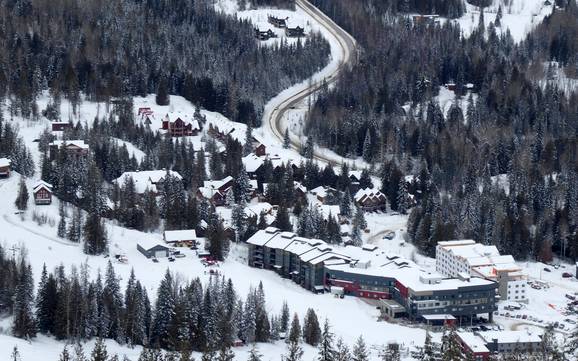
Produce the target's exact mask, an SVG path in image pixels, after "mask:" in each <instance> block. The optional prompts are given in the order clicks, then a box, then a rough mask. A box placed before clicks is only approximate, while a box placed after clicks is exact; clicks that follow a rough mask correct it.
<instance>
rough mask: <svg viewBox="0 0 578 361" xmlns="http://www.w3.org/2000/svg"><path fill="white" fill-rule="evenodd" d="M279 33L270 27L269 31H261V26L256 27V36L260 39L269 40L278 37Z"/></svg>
mask: <svg viewBox="0 0 578 361" xmlns="http://www.w3.org/2000/svg"><path fill="white" fill-rule="evenodd" d="M276 37H277V34H275V33H274V32H273V30H271V29H269V30H267V31H261V30H259V28H255V38H256V39H258V40H269V39H271V38H276Z"/></svg>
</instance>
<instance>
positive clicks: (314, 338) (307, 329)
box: [303, 308, 321, 346]
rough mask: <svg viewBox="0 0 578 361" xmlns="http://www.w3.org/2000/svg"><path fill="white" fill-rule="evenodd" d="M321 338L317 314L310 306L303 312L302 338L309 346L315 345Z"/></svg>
mask: <svg viewBox="0 0 578 361" xmlns="http://www.w3.org/2000/svg"><path fill="white" fill-rule="evenodd" d="M320 338H321V329H320V327H319V320H318V319H317V314H316V313H315V311H314V310H313V309H312V308H310V309H308V310H307V313H306V314H305V319H304V321H303V340H304V341H305V343H308V344H310V345H311V346H317V344H318V343H319V340H320Z"/></svg>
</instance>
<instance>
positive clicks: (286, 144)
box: [283, 128, 291, 149]
mask: <svg viewBox="0 0 578 361" xmlns="http://www.w3.org/2000/svg"><path fill="white" fill-rule="evenodd" d="M290 145H291V138H289V129H288V128H285V133H284V134H283V148H284V149H289V146H290Z"/></svg>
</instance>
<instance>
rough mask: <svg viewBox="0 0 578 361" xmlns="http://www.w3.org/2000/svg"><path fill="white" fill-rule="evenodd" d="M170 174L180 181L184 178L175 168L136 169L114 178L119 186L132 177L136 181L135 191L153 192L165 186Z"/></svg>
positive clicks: (141, 192)
mask: <svg viewBox="0 0 578 361" xmlns="http://www.w3.org/2000/svg"><path fill="white" fill-rule="evenodd" d="M167 174H169V175H170V176H172V177H174V178H176V179H178V180H179V181H182V180H183V177H182V176H181V175H180V174H179V173H178V172H175V171H173V170H170V171H168V172H167V171H166V170H164V169H163V170H144V171H136V172H124V173H123V174H121V176H120V177H118V178H117V179H115V180H113V182H115V183H116V184H118V185H119V186H122V185H123V184H124V183H125V182H126V180H127V178H132V181H133V183H134V187H135V191H136V192H137V193H139V194H143V193H145V192H146V191H147V190H149V191H151V192H153V193H155V194H156V193H159V192H160V191H161V189H162V187H163V184H164V182H165V178H166V176H167Z"/></svg>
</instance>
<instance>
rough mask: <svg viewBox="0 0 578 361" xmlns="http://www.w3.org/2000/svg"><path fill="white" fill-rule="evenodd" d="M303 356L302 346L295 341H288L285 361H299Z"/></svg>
mask: <svg viewBox="0 0 578 361" xmlns="http://www.w3.org/2000/svg"><path fill="white" fill-rule="evenodd" d="M302 357H303V348H301V345H299V342H297V341H289V343H288V344H287V354H285V357H284V360H285V361H299V360H301V358H302Z"/></svg>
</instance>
